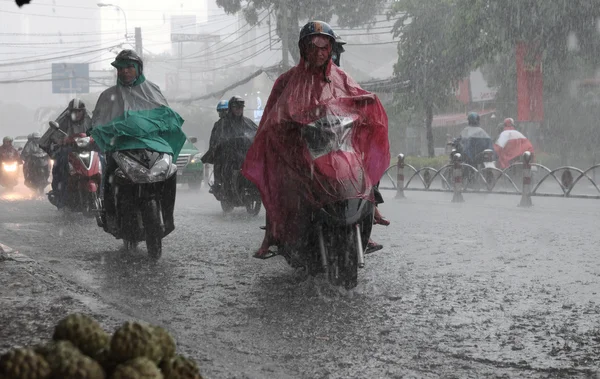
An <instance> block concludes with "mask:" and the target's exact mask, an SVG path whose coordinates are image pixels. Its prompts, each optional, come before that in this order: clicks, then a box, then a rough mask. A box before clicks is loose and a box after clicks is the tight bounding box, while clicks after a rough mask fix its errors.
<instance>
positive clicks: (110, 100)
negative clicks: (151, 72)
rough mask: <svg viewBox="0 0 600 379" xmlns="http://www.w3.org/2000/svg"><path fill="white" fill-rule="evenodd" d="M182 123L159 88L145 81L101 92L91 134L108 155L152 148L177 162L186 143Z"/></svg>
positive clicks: (117, 86)
mask: <svg viewBox="0 0 600 379" xmlns="http://www.w3.org/2000/svg"><path fill="white" fill-rule="evenodd" d="M138 79H139V77H138ZM183 122H184V121H183V119H182V118H181V116H179V114H177V112H175V111H174V110H173V109H171V108H170V107H169V104H168V103H167V100H166V99H165V97H164V96H163V94H162V93H161V91H160V88H158V86H157V85H156V84H154V83H152V82H150V81H148V80H144V81H143V82H142V83H139V84H136V85H133V86H131V87H127V86H122V85H116V86H114V87H111V88H109V89H107V90H106V91H104V92H102V94H101V95H100V97H99V98H98V102H97V104H96V109H95V110H94V116H93V118H92V127H93V129H92V131H91V133H90V134H91V135H92V137H94V140H95V141H96V144H97V145H98V146H99V147H100V149H102V150H103V151H106V152H110V151H117V150H132V149H150V150H154V151H157V152H161V153H167V154H172V155H173V158H174V159H175V160H176V159H177V156H178V155H179V152H180V151H181V148H182V147H183V144H184V143H185V141H186V136H185V134H184V133H183V130H182V129H181V126H182V125H183Z"/></svg>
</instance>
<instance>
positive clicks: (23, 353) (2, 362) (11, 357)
mask: <svg viewBox="0 0 600 379" xmlns="http://www.w3.org/2000/svg"><path fill="white" fill-rule="evenodd" d="M50 373H51V370H50V365H49V364H48V362H46V360H45V359H44V357H43V356H41V355H40V354H38V353H36V352H35V351H34V350H33V349H14V350H11V351H9V352H8V353H6V354H4V355H2V356H1V357H0V377H4V378H10V379H47V378H49V377H50Z"/></svg>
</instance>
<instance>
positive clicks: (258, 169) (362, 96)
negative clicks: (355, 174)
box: [242, 21, 390, 257]
mask: <svg viewBox="0 0 600 379" xmlns="http://www.w3.org/2000/svg"><path fill="white" fill-rule="evenodd" d="M334 43H335V34H334V32H333V30H332V29H331V27H330V26H329V25H327V24H326V23H324V22H321V21H312V22H309V23H308V24H306V25H305V26H304V27H303V28H302V30H301V32H300V40H299V42H298V45H299V48H300V54H301V57H302V58H301V60H300V62H299V63H298V65H297V66H295V67H293V68H292V69H290V70H289V71H287V72H286V73H284V74H283V75H281V76H280V77H279V78H278V79H277V80H276V82H275V84H274V85H273V89H272V91H271V94H270V96H269V100H268V101H267V105H266V106H265V109H264V113H263V117H262V119H261V122H260V125H259V129H258V132H257V134H256V137H255V139H254V143H253V144H252V146H251V147H250V150H249V151H248V154H247V155H246V160H245V162H244V165H243V167H242V173H243V174H244V176H246V177H247V178H248V179H249V180H250V181H252V182H253V183H254V184H255V185H256V186H257V187H258V189H259V190H260V192H261V197H262V200H263V203H264V205H265V209H266V212H267V226H266V233H265V238H264V240H263V243H262V245H261V247H260V249H259V251H258V252H257V253H256V255H255V256H256V257H262V256H265V255H267V254H269V246H272V245H276V244H277V242H280V241H286V240H289V239H291V238H298V236H297V235H295V234H294V232H293V230H292V231H291V229H293V228H294V225H296V218H297V217H299V216H298V213H299V212H298V207H302V206H304V204H305V202H306V201H309V202H310V201H311V196H310V194H308V193H307V192H306V191H303V190H304V189H305V188H309V187H310V184H309V183H308V182H309V181H310V167H308V164H307V163H306V160H305V158H304V157H305V153H306V151H305V150H306V148H305V147H304V145H303V143H302V141H301V139H300V138H298V134H297V133H295V132H293V131H291V129H290V128H287V127H286V125H288V124H290V123H300V124H305V123H307V122H310V121H314V120H315V119H316V118H318V117H319V114H320V111H322V110H327V109H332V108H335V109H336V110H340V111H342V112H343V111H350V110H351V111H353V112H354V113H357V114H359V115H360V116H359V119H358V120H357V121H356V122H355V125H357V126H356V133H355V135H354V137H353V141H352V143H353V146H354V149H355V150H356V151H358V152H361V153H362V154H363V157H364V162H365V172H366V174H367V176H368V179H369V180H370V182H371V183H372V184H374V185H375V184H377V183H378V181H379V180H380V178H381V176H382V175H383V174H384V172H385V170H386V169H387V167H388V165H389V161H390V153H389V141H388V125H387V115H386V113H385V110H384V108H383V106H382V105H381V102H380V101H379V99H377V97H376V96H375V95H374V94H372V93H370V92H368V91H365V90H363V89H362V88H360V86H359V85H358V84H357V83H356V82H354V80H352V79H351V78H350V77H349V76H348V75H347V74H346V73H345V72H344V71H342V70H341V69H340V68H338V67H337V66H335V65H334V64H332V59H331V57H332V46H333V44H334ZM375 223H379V224H382V225H387V224H389V222H388V221H387V220H385V219H383V217H382V216H381V214H379V212H378V211H377V210H376V212H375Z"/></svg>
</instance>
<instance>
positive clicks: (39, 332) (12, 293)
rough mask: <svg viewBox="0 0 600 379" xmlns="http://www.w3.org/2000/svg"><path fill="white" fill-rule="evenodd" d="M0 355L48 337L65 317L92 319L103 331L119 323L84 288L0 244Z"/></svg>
mask: <svg viewBox="0 0 600 379" xmlns="http://www.w3.org/2000/svg"><path fill="white" fill-rule="evenodd" d="M0 307H1V308H2V312H0V325H2V327H1V328H0V354H1V353H3V352H5V351H6V350H9V349H10V348H12V347H14V346H25V345H32V344H36V343H39V342H41V341H46V340H48V339H50V338H51V337H52V333H53V330H54V325H56V323H57V322H58V321H59V320H60V319H61V318H63V317H65V316H66V315H67V314H69V313H72V312H83V313H87V314H90V315H91V316H93V317H94V318H95V319H96V320H98V322H100V324H101V325H102V326H103V327H104V328H105V329H106V330H113V329H114V328H115V327H116V326H117V325H119V324H120V323H121V322H122V320H118V319H117V317H112V316H106V315H105V314H106V313H105V312H102V311H103V310H107V309H108V307H106V306H104V305H102V304H101V303H99V302H97V301H96V300H95V299H94V296H93V295H92V294H90V293H89V292H88V291H87V290H85V289H84V288H81V287H79V286H78V285H77V284H75V283H72V282H70V281H68V280H66V279H65V278H63V277H61V276H60V275H58V274H57V273H56V272H54V271H52V270H50V269H49V268H47V267H45V266H43V265H42V264H40V263H38V262H36V261H34V260H33V259H31V258H29V257H27V256H25V255H23V254H20V253H19V252H18V251H15V250H13V249H11V248H10V247H8V246H6V245H4V244H2V243H0Z"/></svg>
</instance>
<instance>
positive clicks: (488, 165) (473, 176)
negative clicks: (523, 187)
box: [447, 138, 496, 190]
mask: <svg viewBox="0 0 600 379" xmlns="http://www.w3.org/2000/svg"><path fill="white" fill-rule="evenodd" d="M448 145H450V146H451V151H450V162H453V158H454V155H455V154H457V153H459V154H460V155H461V159H462V162H463V163H466V164H468V165H469V166H472V167H474V168H475V169H476V170H477V171H475V170H473V169H472V168H471V167H468V166H463V173H462V177H463V185H464V188H465V189H467V188H468V187H471V188H473V189H475V190H479V188H480V185H481V180H479V177H480V175H479V173H481V174H482V175H483V177H484V178H485V182H486V187H487V188H488V189H489V190H491V188H492V186H493V183H494V181H495V175H494V170H493V169H495V168H496V163H495V158H496V153H495V152H494V150H492V149H485V150H483V151H482V152H480V153H479V154H477V156H475V159H474V160H473V162H469V161H465V157H466V155H465V154H464V152H463V151H462V148H461V145H460V141H459V139H458V138H456V139H454V140H453V141H452V142H449V143H448ZM450 178H451V176H450V177H448V178H447V179H448V180H449V181H448V183H452V181H451V180H450Z"/></svg>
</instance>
